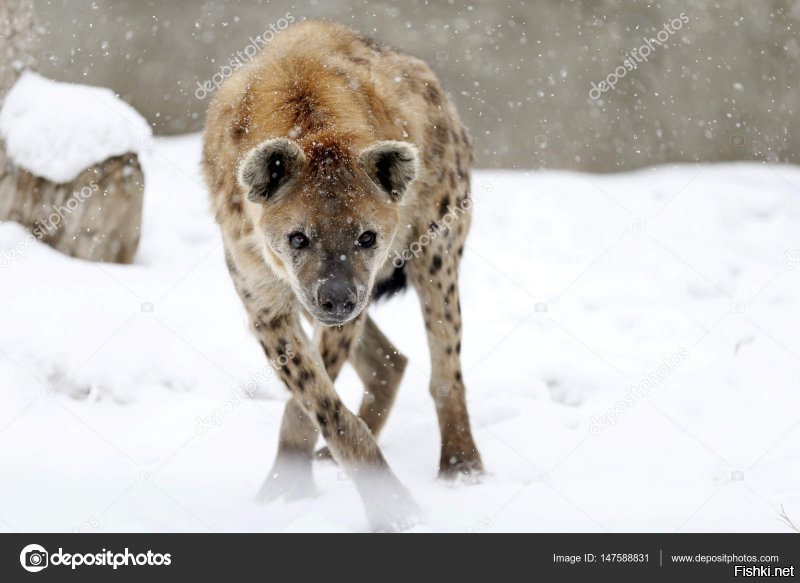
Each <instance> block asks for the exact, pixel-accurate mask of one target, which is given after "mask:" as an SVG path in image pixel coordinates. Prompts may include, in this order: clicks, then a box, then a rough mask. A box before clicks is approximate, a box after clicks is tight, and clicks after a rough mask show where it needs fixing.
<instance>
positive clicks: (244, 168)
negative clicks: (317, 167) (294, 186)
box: [237, 138, 306, 203]
mask: <svg viewBox="0 0 800 583" xmlns="http://www.w3.org/2000/svg"><path fill="white" fill-rule="evenodd" d="M305 164H306V157H305V155H303V150H301V149H300V147H299V146H298V145H297V144H295V143H294V142H293V141H292V140H289V139H287V138H274V139H271V140H266V141H265V142H261V143H260V144H259V145H258V146H256V147H255V148H253V149H252V150H250V151H249V152H248V153H247V155H246V156H245V157H244V160H242V162H241V164H239V172H238V175H237V178H238V180H239V184H241V185H242V186H243V187H244V188H246V189H247V200H249V201H250V202H257V203H265V202H267V201H268V200H269V199H270V198H272V196H273V195H274V194H275V193H276V192H277V191H278V189H279V188H280V187H281V186H283V185H284V184H286V183H287V182H288V181H289V180H290V179H291V178H292V177H293V176H296V175H297V173H298V172H300V170H302V169H303V167H304V166H305Z"/></svg>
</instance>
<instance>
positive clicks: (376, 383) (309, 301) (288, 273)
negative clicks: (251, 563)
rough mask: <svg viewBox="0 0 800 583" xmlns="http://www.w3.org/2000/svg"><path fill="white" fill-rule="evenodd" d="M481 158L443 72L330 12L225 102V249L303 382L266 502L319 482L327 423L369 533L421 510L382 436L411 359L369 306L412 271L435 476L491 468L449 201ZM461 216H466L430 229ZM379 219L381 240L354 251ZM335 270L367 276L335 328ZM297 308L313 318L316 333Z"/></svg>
mask: <svg viewBox="0 0 800 583" xmlns="http://www.w3.org/2000/svg"><path fill="white" fill-rule="evenodd" d="M276 156H277V158H276ZM471 163H472V147H471V144H470V139H469V137H468V135H467V132H466V130H465V128H464V126H463V125H462V123H461V121H460V119H459V117H458V115H457V113H456V111H455V109H454V107H453V105H452V103H451V101H450V100H449V98H448V96H447V95H446V93H445V92H444V91H443V89H442V88H441V86H440V84H439V82H438V80H437V79H436V77H435V75H434V74H433V72H432V71H431V70H430V69H429V68H428V67H427V66H426V65H425V64H424V63H423V62H422V61H420V60H418V59H416V58H414V57H410V56H408V55H405V54H403V53H401V52H398V51H396V50H394V49H391V48H388V47H385V46H384V45H381V44H379V43H376V42H374V41H371V40H369V39H365V38H363V37H361V36H359V35H358V34H356V33H355V32H353V31H351V30H349V29H347V28H345V27H342V26H339V25H335V24H331V23H326V22H317V21H305V22H303V23H299V24H295V25H293V26H291V27H290V28H288V29H287V30H285V31H284V32H281V33H280V34H278V35H276V38H275V39H274V40H273V41H272V43H271V44H270V45H268V46H267V47H266V48H265V49H264V50H263V51H262V52H261V53H260V54H259V55H258V56H257V57H256V58H255V59H254V60H253V61H252V62H250V63H248V64H247V65H245V66H244V67H242V68H241V69H239V70H238V71H237V72H235V73H234V75H233V76H231V77H230V78H229V79H228V80H227V81H226V82H225V83H224V84H223V86H222V87H221V88H220V90H219V92H218V94H217V95H216V96H215V98H214V99H213V101H212V103H211V105H210V108H209V112H208V119H207V123H206V130H205V136H204V149H203V170H204V174H205V178H206V181H207V184H208V186H209V189H210V191H211V199H212V203H213V209H214V212H215V215H216V218H217V221H218V222H219V224H220V227H221V230H222V235H223V240H224V243H225V248H226V260H227V263H228V267H229V271H230V275H231V278H232V280H233V283H234V285H235V287H236V289H237V291H238V293H239V295H240V297H241V300H242V302H243V304H244V306H245V308H246V310H247V313H248V315H249V318H250V323H251V327H252V330H253V333H254V334H255V336H256V337H257V339H258V341H259V342H260V343H261V346H262V347H263V350H264V353H265V356H266V357H267V358H268V359H270V360H274V359H276V358H279V357H281V356H284V359H283V361H285V362H286V364H285V366H282V367H280V368H279V369H278V375H279V376H280V378H281V380H282V381H283V382H284V384H285V385H286V387H287V388H288V389H289V392H290V395H291V398H290V400H289V402H288V403H287V406H286V410H285V413H284V420H283V424H282V428H281V437H280V445H279V450H278V456H277V459H276V462H275V465H274V467H273V471H272V472H271V473H270V477H269V478H268V480H267V483H266V484H265V486H264V489H262V496H263V497H264V498H268V499H269V498H272V497H274V496H276V495H281V494H283V495H287V496H292V495H298V494H302V493H308V492H310V491H313V484H312V482H311V466H310V464H311V460H312V458H313V455H312V454H313V449H314V444H315V442H316V438H317V436H318V435H319V434H321V435H322V436H323V438H324V439H325V441H326V442H327V446H328V448H329V451H330V453H331V454H332V456H333V457H334V458H335V460H336V461H337V462H338V463H339V464H341V465H342V466H344V467H345V468H346V469H347V470H348V471H349V472H351V474H352V475H353V478H354V481H355V484H356V486H357V488H358V490H359V492H360V494H361V495H362V498H363V500H364V502H365V506H366V508H367V512H368V515H369V518H370V520H371V522H372V525H373V527H374V528H378V529H380V528H398V527H402V526H403V525H407V524H409V523H411V522H413V521H414V518H413V516H414V515H415V514H416V505H415V504H414V503H413V500H412V499H411V497H410V495H409V494H408V492H407V491H406V489H405V488H404V487H403V486H402V485H401V484H400V482H399V481H398V480H397V478H396V477H395V476H394V475H393V474H392V472H391V470H390V469H389V467H388V465H387V464H386V461H385V460H384V458H383V455H382V454H381V451H380V449H379V447H378V445H377V443H376V440H375V436H377V434H378V432H379V431H380V429H381V428H382V427H383V425H384V423H385V421H386V418H387V416H388V414H389V411H390V409H391V406H392V403H393V401H394V397H395V394H396V392H397V388H398V387H399V384H400V381H401V378H402V375H403V370H404V368H405V366H406V362H407V361H406V358H405V357H404V356H403V355H402V354H400V353H399V352H398V350H397V349H396V348H395V347H394V345H393V344H392V343H391V342H390V341H389V340H388V339H387V338H386V337H385V336H384V335H383V333H382V332H381V331H380V330H379V329H378V328H377V326H376V325H375V323H374V322H373V321H372V320H371V319H370V318H369V316H368V315H367V307H368V304H369V302H370V301H371V299H372V298H373V297H375V296H380V295H382V294H387V293H388V294H391V293H394V292H396V291H397V290H399V289H400V288H402V287H403V286H404V285H405V284H406V283H408V284H410V285H411V286H413V287H414V288H415V289H416V291H417V295H418V296H419V299H420V306H421V309H422V313H423V316H424V320H425V328H426V331H427V336H428V344H429V348H430V354H431V370H432V374H431V380H430V385H429V388H430V392H431V395H432V397H433V399H434V403H435V405H436V411H437V414H438V417H439V425H440V430H441V457H440V462H439V471H440V473H441V474H442V475H443V476H454V475H458V474H460V473H472V472H479V471H480V470H481V469H482V465H481V458H480V455H479V454H478V450H477V448H476V447H475V443H474V440H473V437H472V433H471V430H470V423H469V417H468V414H467V407H466V396H465V387H464V379H463V377H462V368H461V363H460V352H461V333H462V327H461V310H460V307H461V306H460V300H459V291H458V267H459V262H460V258H461V255H462V253H463V247H464V240H465V238H466V236H467V233H468V230H469V223H470V213H469V212H468V211H467V212H460V211H459V210H458V209H455V208H454V207H456V206H457V205H461V206H462V207H463V208H469V207H470V205H469V196H470V179H469V172H470V166H471ZM281 164H283V166H281ZM448 213H453V215H454V216H456V217H457V218H456V222H455V223H453V224H450V225H448V226H447V227H446V228H444V229H438V230H437V231H436V236H435V237H433V236H430V235H431V228H432V227H431V225H432V224H436V223H437V222H438V221H441V219H442V218H443V216H444V215H445V214H448ZM367 222H368V223H369V224H370V225H371V227H370V228H373V229H374V230H375V231H376V232H377V233H378V243H377V244H376V246H375V248H374V249H363V248H362V249H358V248H356V247H352V246H353V244H354V243H353V238H354V237H357V236H358V230H357V228H358V229H363V228H364V226H363V225H364V224H366V223H367ZM295 225H300V227H302V228H303V229H306V230H308V231H309V233H310V238H311V240H312V241H313V243H312V244H311V246H310V247H309V248H308V249H307V250H306V251H304V252H299V251H297V252H296V251H295V250H293V249H291V248H289V247H287V244H286V236H287V232H288V231H289V230H290V229H293V228H300V227H295ZM353 225H356V226H353ZM425 237H427V241H426V240H425ZM420 241H426V244H425V245H419V246H418V247H419V248H418V251H417V252H416V253H415V254H414V256H411V257H410V258H409V259H408V260H407V261H405V262H404V264H403V265H402V266H398V265H397V261H396V258H397V257H399V256H403V253H404V252H405V251H407V250H408V249H409V248H411V247H412V246H413V244H414V243H415V242H417V243H418V242H420ZM348 245H350V246H351V247H347V246H348ZM340 249H351V251H347V252H342V253H341V255H337V254H338V253H339V251H338V250H340ZM406 255H407V253H406ZM324 269H330V270H331V271H330V272H331V274H333V275H331V277H336V278H338V277H341V278H346V277H349V278H351V279H352V281H354V282H360V284H358V285H356V284H354V285H353V287H354V288H357V289H353V290H351V292H352V294H353V298H354V301H355V302H357V304H358V305H357V306H356V309H355V310H354V312H353V314H352V316H351V317H349V318H350V319H349V320H347V321H341V322H339V323H337V324H336V325H323V324H325V323H326V322H325V321H324V320H323V319H322V318H321V317H320V316H319V315H318V312H319V305H317V304H315V303H314V302H315V299H314V298H315V296H314V294H313V293H311V292H309V289H312V288H314V287H315V286H316V285H317V283H315V282H317V281H318V280H320V279H322V280H325V279H326V277H321V278H320V277H319V274H320V273H327V272H323V271H320V270H324ZM319 285H322V284H319ZM312 291H313V289H312ZM315 293H317V296H318V295H319V292H315ZM302 316H306V317H309V318H310V319H311V320H312V321H313V322H314V324H315V330H316V332H315V337H314V339H309V338H307V337H306V335H305V334H304V332H303V329H302V327H301V325H300V320H299V318H300V317H302ZM290 354H291V356H288V355H290ZM346 361H349V362H350V363H351V364H352V365H353V367H354V368H355V370H356V372H357V373H358V375H359V377H360V378H361V380H362V382H363V383H364V386H365V397H364V400H363V403H362V405H361V407H360V410H359V414H358V415H355V414H354V413H352V412H351V411H350V410H349V409H348V408H347V407H345V405H344V404H343V403H342V401H341V399H340V398H339V396H338V395H337V393H336V391H335V389H334V386H333V382H334V380H335V379H336V376H337V375H338V373H339V371H340V370H341V368H342V366H343V365H344V363H345V362H346ZM387 499H390V500H394V501H395V504H393V505H389V507H391V510H386V508H387V505H386V504H385V502H386V500H387Z"/></svg>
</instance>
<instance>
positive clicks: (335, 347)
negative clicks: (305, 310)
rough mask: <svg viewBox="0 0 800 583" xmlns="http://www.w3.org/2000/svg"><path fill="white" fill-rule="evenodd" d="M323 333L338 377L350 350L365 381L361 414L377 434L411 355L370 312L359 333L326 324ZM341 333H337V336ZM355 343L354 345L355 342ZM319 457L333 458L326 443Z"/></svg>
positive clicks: (326, 355)
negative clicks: (403, 353) (393, 339)
mask: <svg viewBox="0 0 800 583" xmlns="http://www.w3.org/2000/svg"><path fill="white" fill-rule="evenodd" d="M324 330H325V331H329V332H327V333H323V334H322V335H321V337H320V344H319V345H320V351H321V353H322V359H323V361H324V362H325V368H326V369H327V370H328V374H329V375H331V378H332V379H335V378H336V376H335V375H337V374H338V373H339V370H340V369H341V366H342V364H343V360H342V357H343V355H345V353H346V352H347V351H349V361H350V364H352V365H353V368H354V369H355V370H356V373H357V374H358V378H359V379H361V382H362V383H363V384H364V397H363V398H362V400H361V407H360V409H359V411H358V416H359V417H360V418H361V419H363V420H364V422H365V423H366V424H367V427H369V429H370V431H372V435H374V436H375V437H377V436H378V433H380V430H381V429H382V428H383V426H384V425H385V423H386V419H387V417H388V416H389V411H390V410H391V408H392V405H393V404H394V399H395V396H396V395H397V390H398V389H399V388H400V381H401V380H402V379H403V371H405V368H406V364H407V363H408V359H407V358H406V357H405V356H403V355H402V354H401V353H400V352H399V351H398V350H397V349H396V348H395V347H394V345H393V344H392V343H391V341H389V339H388V338H386V336H384V335H383V333H382V332H381V331H380V329H379V328H378V326H377V325H376V324H375V322H374V321H373V320H372V318H370V317H369V316H367V317H366V318H364V322H363V326H361V329H360V330H358V332H360V333H357V334H354V335H350V334H348V335H346V336H345V337H342V336H341V334H342V333H341V332H340V331H338V330H337V329H336V328H325V329H324ZM337 336H338V337H337ZM353 344H355V346H352V345H353ZM317 457H319V458H320V459H331V452H330V450H329V449H328V448H327V447H323V448H322V449H320V450H319V451H318V452H317Z"/></svg>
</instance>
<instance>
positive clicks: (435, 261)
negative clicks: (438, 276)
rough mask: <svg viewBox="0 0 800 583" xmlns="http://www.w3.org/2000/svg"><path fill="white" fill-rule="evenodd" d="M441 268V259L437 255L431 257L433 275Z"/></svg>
mask: <svg viewBox="0 0 800 583" xmlns="http://www.w3.org/2000/svg"><path fill="white" fill-rule="evenodd" d="M441 268H442V258H441V257H440V256H439V255H434V256H433V273H436V272H437V271H439V270H440V269H441Z"/></svg>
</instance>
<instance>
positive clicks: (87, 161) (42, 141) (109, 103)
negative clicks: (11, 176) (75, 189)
mask: <svg viewBox="0 0 800 583" xmlns="http://www.w3.org/2000/svg"><path fill="white" fill-rule="evenodd" d="M0 136H2V138H3V140H5V144H6V153H7V154H8V156H9V157H10V158H11V160H12V161H13V162H14V163H15V164H17V165H18V166H20V167H22V168H24V169H25V170H28V171H29V172H31V173H32V174H35V175H37V176H41V177H42V178H46V179H48V180H51V181H52V182H56V183H63V182H69V181H70V180H72V179H74V178H75V177H76V176H78V174H80V173H81V172H82V171H83V170H85V169H86V168H89V167H90V166H92V165H94V164H98V163H100V162H103V161H104V160H107V159H108V158H111V157H112V156H118V155H120V154H125V153H127V152H132V153H135V154H138V153H140V152H141V150H142V149H143V148H144V147H145V146H146V145H147V144H149V143H150V140H151V136H152V131H151V129H150V126H149V125H148V124H147V121H145V119H144V118H143V117H142V116H141V115H140V114H139V113H138V112H137V111H136V110H135V109H134V108H133V107H131V106H130V105H128V104H127V103H125V102H124V101H122V100H121V99H120V98H119V97H117V96H116V95H114V93H113V92H112V91H111V90H109V89H104V88H102V87H91V86H89V85H78V84H74V83H59V82H57V81H51V80H49V79H45V78H44V77H42V76H41V75H39V74H37V73H34V72H32V71H26V72H25V73H23V75H22V76H21V77H20V78H19V80H18V81H17V83H16V84H15V85H14V87H12V88H11V91H10V92H9V93H8V95H7V96H6V99H5V103H4V105H3V108H2V110H0Z"/></svg>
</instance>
